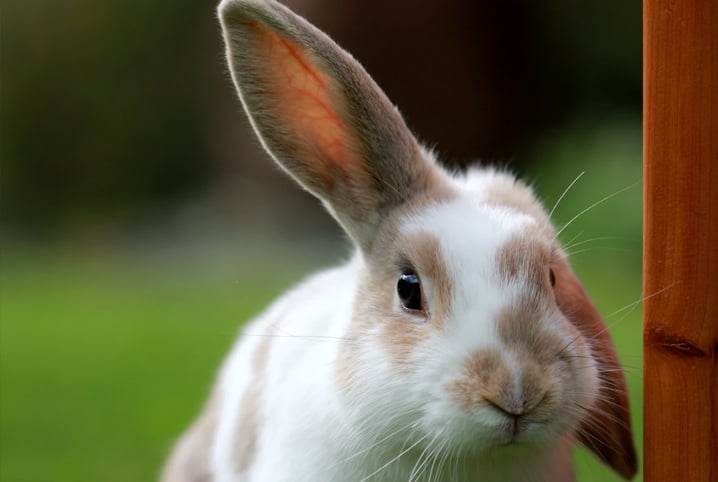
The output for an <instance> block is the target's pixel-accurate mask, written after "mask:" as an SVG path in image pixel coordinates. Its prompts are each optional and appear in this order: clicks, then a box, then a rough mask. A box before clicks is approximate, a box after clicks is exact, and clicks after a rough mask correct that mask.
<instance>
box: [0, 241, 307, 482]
mask: <svg viewBox="0 0 718 482" xmlns="http://www.w3.org/2000/svg"><path fill="white" fill-rule="evenodd" d="M276 271H277V270H275V272H276ZM295 271H296V268H295V270H294V272H295ZM237 273H239V275H237ZM262 273H263V272H262V270H258V269H256V266H255V267H253V268H247V267H244V268H243V267H242V266H236V265H235V266H222V265H218V264H217V263H214V262H213V263H210V264H209V265H203V264H202V263H197V262H195V263H184V262H177V261H175V262H172V263H167V262H153V261H151V260H147V259H133V258H132V257H130V256H128V255H123V256H121V257H119V258H117V257H115V256H112V255H109V256H108V255H107V253H106V254H104V255H100V254H97V253H93V254H89V255H88V254H78V253H75V254H70V255H64V256H50V255H48V253H46V252H32V253H25V254H23V255H20V257H19V259H15V260H11V261H9V262H8V260H7V257H5V260H4V261H3V267H2V275H1V277H0V297H1V298H0V303H1V304H0V319H1V323H2V324H1V325H0V326H1V331H0V380H1V383H2V389H1V390H0V428H1V430H0V448H1V450H2V461H1V463H0V480H3V481H18V482H19V481H49V480H52V481H57V482H60V481H64V480H67V481H70V480H73V481H77V480H82V481H129V480H132V481H135V480H136V481H139V480H153V479H155V478H156V474H157V472H158V469H159V467H160V466H161V463H162V460H163V459H164V457H165V456H166V454H167V451H168V450H169V448H170V446H171V443H172V440H173V439H174V438H175V437H176V436H177V435H178V434H179V431H180V430H182V428H183V427H184V426H185V425H187V424H188V423H189V421H190V419H191V418H192V417H193V416H194V415H195V412H196V411H197V410H198V409H199V407H200V404H201V401H202V399H203V398H204V396H205V394H206V392H207V390H208V388H209V386H210V384H211V383H212V379H213V376H214V372H215V371H216V369H217V367H218V365H219V363H220V361H221V359H222V357H223V355H224V354H225V352H226V351H227V350H228V348H229V346H230V343H231V341H232V340H233V338H234V337H235V334H236V331H237V329H238V327H239V325H240V322H241V321H243V320H246V319H247V318H249V317H250V316H251V315H253V314H254V313H255V312H257V311H258V310H259V309H261V308H262V307H263V305H265V304H266V303H267V302H268V301H269V300H270V299H271V298H272V297H274V296H275V295H276V294H277V293H278V292H280V291H281V290H282V289H283V288H284V287H286V286H287V284H288V279H287V277H288V276H291V275H292V273H293V271H292V270H291V269H290V270H289V272H287V269H286V268H285V270H284V272H281V271H279V275H278V277H275V276H269V275H268V274H267V273H264V274H262ZM258 274H259V275H258Z"/></svg>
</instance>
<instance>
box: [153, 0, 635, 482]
mask: <svg viewBox="0 0 718 482" xmlns="http://www.w3.org/2000/svg"><path fill="white" fill-rule="evenodd" d="M218 14H219V19H220V23H221V27H222V32H223V36H224V41H225V43H226V53H227V59H228V63H229V69H230V73H231V77H232V80H233V82H234V85H235V87H236V90H237V93H238V94H239V98H240V100H241V103H242V105H243V106H244V108H245V110H246V112H247V114H248V116H249V119H250V121H251V124H252V126H253V128H254V130H255V131H256V133H257V136H258V137H259V139H260V141H261V143H262V145H263V146H264V148H265V149H266V150H267V151H268V152H269V154H270V155H271V156H272V158H273V159H274V160H276V162H277V163H278V164H279V166H281V168H282V169H283V170H285V171H286V172H287V173H288V174H289V175H290V176H291V177H293V178H294V179H295V180H296V181H297V182H298V183H299V184H300V185H301V186H302V187H303V188H304V189H306V190H307V191H309V192H311V193H312V194H314V195H315V196H316V197H317V198H319V199H320V200H321V201H322V203H323V204H324V205H325V206H326V208H327V210H328V211H329V212H330V213H331V214H332V216H333V217H334V218H335V219H336V220H337V222H338V223H339V224H340V225H341V227H342V228H343V230H344V231H345V232H346V234H347V235H348V237H349V239H350V240H351V242H352V243H353V244H354V245H355V246H356V250H355V253H354V255H353V256H352V257H351V259H350V260H349V261H348V262H347V263H346V264H344V265H342V266H339V267H336V268H332V269H329V270H327V271H324V272H321V273H319V274H315V275H313V276H311V277H310V278H308V279H307V280H306V281H304V282H303V283H301V284H300V285H299V286H297V287H295V288H294V289H292V290H291V291H290V292H288V293H286V294H285V295H283V296H282V297H281V298H280V299H279V300H277V301H276V302H274V303H273V304H272V305H271V306H270V307H269V308H268V309H267V310H266V311H265V312H264V313H263V314H261V315H260V316H259V317H258V318H256V319H255V320H254V321H252V322H250V323H249V324H248V325H246V326H245V328H244V334H243V336H240V337H239V339H238V341H237V342H236V344H235V346H234V347H233V349H232V351H231V353H230V354H229V356H228V357H227V359H226V360H225V362H224V364H223V367H222V369H221V372H220V374H219V377H218V381H217V382H216V385H215V387H214V389H213V391H212V394H211V396H210V398H209V401H208V402H207V405H206V407H205V408H204V411H203V413H202V414H201V415H200V417H199V418H198V420H197V421H196V422H195V423H194V425H192V426H191V427H190V428H189V430H188V431H187V432H186V434H185V435H184V436H183V437H182V438H181V439H180V440H179V442H178V443H177V445H176V447H175V448H174V451H173V454H172V455H171V457H170V460H169V462H168V463H167V465H166V466H165V469H164V472H163V475H162V480H164V481H165V482H190V481H216V482H220V481H221V482H225V481H246V482H268V481H271V482H283V481H287V482H289V481H292V482H297V481H298V482H317V481H322V482H323V481H333V482H341V481H349V482H359V481H375V482H379V481H386V482H389V481H391V482H396V481H410V480H411V481H413V480H436V481H449V480H456V481H479V482H492V481H502V482H503V481H550V482H568V481H573V480H575V475H574V471H573V468H572V461H571V451H572V448H573V447H574V445H576V444H582V445H583V446H585V447H586V448H588V450H590V451H592V452H593V453H594V454H595V455H596V456H597V457H598V458H599V459H600V460H601V461H602V462H603V463H605V464H607V465H608V466H610V467H611V468H612V469H613V470H614V471H615V472H616V473H617V474H619V475H620V476H621V477H623V478H624V479H626V480H629V479H631V478H632V477H633V476H634V475H635V473H636V470H637V460H636V453H635V449H634V445H633V435H632V432H631V423H630V416H629V405H628V398H627V392H626V384H625V380H624V378H623V374H622V371H621V365H620V364H619V361H618V358H617V356H616V353H615V349H614V347H613V345H612V342H611V340H610V337H609V335H608V333H607V331H606V330H607V327H606V325H605V324H604V322H603V320H602V318H601V315H600V314H599V313H598V311H597V310H596V308H595V307H594V305H593V303H592V302H591V300H590V299H589V297H588V295H587V294H586V292H585V291H584V289H583V287H582V285H581V283H580V281H579V280H578V279H577V278H576V276H575V275H574V274H573V272H572V270H571V268H570V266H569V264H568V262H567V259H566V254H565V253H564V251H563V250H562V248H561V246H560V245H559V243H558V241H557V239H556V238H557V232H556V230H555V228H554V227H553V226H552V224H551V221H550V219H549V216H548V215H547V214H546V211H545V210H544V209H543V207H542V206H541V204H540V203H539V201H538V200H537V198H536V196H535V195H534V193H533V192H532V190H531V188H530V187H528V186H527V185H526V184H524V183H522V182H521V181H519V180H517V179H516V178H515V177H514V176H513V175H512V174H510V173H509V172H506V171H502V170H497V169H492V168H486V167H484V168H472V169H471V170H469V171H468V172H467V173H465V174H452V173H449V172H447V171H446V170H444V169H443V168H442V167H440V166H439V164H438V163H437V161H436V160H435V158H434V156H433V154H432V153H431V152H430V151H429V150H427V149H425V148H424V147H422V145H421V144H420V143H419V142H418V141H417V140H416V139H415V137H414V136H413V135H412V133H411V132H410V131H409V129H408V128H407V126H406V124H405V123H404V121H403V120H402V117H401V115H400V114H399V112H398V110H397V109H396V108H395V107H394V106H393V105H392V104H391V102H390V101H389V100H388V99H387V97H386V96H385V95H384V93H383V92H382V91H381V90H380V89H379V87H378V86H377V85H376V84H375V83H374V81H373V80H372V79H371V78H370V77H369V76H368V74H367V73H366V72H365V71H364V70H363V68H362V67H361V66H360V65H359V63H358V62H357V61H355V60H354V59H353V58H352V57H351V56H350V55H349V54H348V53H346V52H345V51H343V50H342V49H341V48H340V47H338V46H337V45H336V44H335V43H334V42H333V41H332V40H331V39H329V38H328V37H327V36H326V35H325V34H324V33H322V32H321V31H319V30H318V29H317V28H315V27H314V26H312V25H311V24H310V23H308V22H307V21H306V20H305V19H303V18H301V17H299V16H298V15H296V14H294V13H293V12H292V11H290V10H289V9H288V8H287V7H285V6H283V5H281V4H279V3H276V2H274V1H271V0H264V1H262V0H223V1H222V2H221V4H220V5H219V8H218Z"/></svg>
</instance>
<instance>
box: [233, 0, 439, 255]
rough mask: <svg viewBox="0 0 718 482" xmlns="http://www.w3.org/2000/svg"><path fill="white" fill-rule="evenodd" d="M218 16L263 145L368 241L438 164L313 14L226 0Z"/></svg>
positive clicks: (268, 3)
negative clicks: (315, 21)
mask: <svg viewBox="0 0 718 482" xmlns="http://www.w3.org/2000/svg"><path fill="white" fill-rule="evenodd" d="M219 15H220V19H221V23H222V29H223V33H224V39H225V42H226V45H227V57H228V60H229V65H230V69H231V74H232V78H233V80H234V83H235V86H236V87H237V91H238V92H239V96H240V98H241V100H242V103H243V104H244V107H245V109H246V110H247V113H248V114H249V118H250V120H251V122H252V125H253V126H254V128H255V130H256V131H257V133H258V135H259V137H260V139H261V141H262V143H263V145H264V147H265V148H266V149H267V151H268V152H269V153H270V154H271V155H272V157H274V159H275V160H276V161H277V162H278V163H279V164H280V165H281V166H282V167H283V168H284V169H285V170H286V171H287V172H289V174H291V175H292V176H293V177H294V178H295V179H296V180H297V181H299V183H300V184H301V185H302V186H304V187H305V188H306V189H307V190H309V191H310V192H312V193H313V194H315V195H316V196H317V197H319V198H320V199H321V200H322V201H323V202H324V203H325V204H326V205H327V207H328V208H329V210H330V212H332V214H333V215H334V216H335V217H336V218H337V219H338V220H339V222H340V223H341V224H342V225H343V227H344V228H345V230H346V231H347V232H348V233H349V234H350V235H351V236H352V237H353V238H354V239H355V240H356V241H357V242H358V243H359V244H360V245H364V244H365V243H367V242H368V241H369V240H370V239H371V236H372V234H373V231H374V229H375V228H376V225H377V224H378V222H379V221H380V220H381V218H382V217H383V216H384V215H385V214H386V212H387V211H388V210H391V209H392V208H393V207H395V206H397V205H398V204H401V203H402V202H404V201H406V200H408V199H410V198H411V197H412V196H414V195H415V194H416V193H417V192H422V191H425V190H426V189H427V188H428V186H429V184H431V183H432V182H433V181H432V179H433V178H435V177H436V176H437V174H438V169H437V168H436V166H434V165H433V162H432V161H430V160H429V159H427V158H426V157H425V156H424V155H422V151H421V148H420V147H419V144H418V142H417V141H416V140H415V139H414V137H413V136H412V135H411V133H410V132H409V129H408V128H407V127H406V125H405V123H404V121H403V119H402V118H401V116H400V115H399V113H398V111H397V110H396V109H395V108H394V106H393V105H392V104H391V103H390V102H389V100H388V99H387V97H386V96H385V95H384V93H383V92H382V91H381V90H380V89H379V88H378V87H377V85H376V84H375V83H374V82H373V81H372V79H371V78H370V77H369V76H368V75H367V73H366V72H365V71H364V69H363V68H362V67H361V66H360V65H359V63H358V62H356V61H355V60H354V59H353V58H352V57H351V56H350V55H349V54H347V53H346V52H345V51H343V50H342V49H341V48H340V47H338V46H337V45H336V44H335V43H334V42H333V41H332V40H331V39H329V37H327V36H326V35H325V34H324V33H322V32H320V31H319V30H317V29H316V28H315V27H313V26H312V25H311V24H309V23H308V22H307V21H306V20H304V19H303V18H301V17H299V16H297V15H296V14H294V13H292V12H291V11H290V10H289V9H287V8H286V7H284V6H282V5H280V4H278V3H276V2H273V1H260V0H224V1H223V2H222V4H221V5H220V7H219Z"/></svg>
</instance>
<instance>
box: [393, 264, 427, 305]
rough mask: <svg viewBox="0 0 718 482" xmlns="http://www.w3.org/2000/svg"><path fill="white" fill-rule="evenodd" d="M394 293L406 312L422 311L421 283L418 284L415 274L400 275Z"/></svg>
mask: <svg viewBox="0 0 718 482" xmlns="http://www.w3.org/2000/svg"><path fill="white" fill-rule="evenodd" d="M396 292H397V293H398V294H399V299H400V300H401V305H402V306H403V307H404V308H406V309H407V310H416V311H420V310H422V309H423V303H422V302H421V283H419V277H418V276H417V275H416V273H404V274H402V275H401V276H400V277H399V281H398V282H397V284H396Z"/></svg>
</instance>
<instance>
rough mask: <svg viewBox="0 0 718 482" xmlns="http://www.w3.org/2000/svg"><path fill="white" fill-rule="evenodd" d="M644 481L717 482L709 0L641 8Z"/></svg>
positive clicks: (714, 129)
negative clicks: (642, 17) (643, 214)
mask: <svg viewBox="0 0 718 482" xmlns="http://www.w3.org/2000/svg"><path fill="white" fill-rule="evenodd" d="M643 15H644V20H643V21H644V31H643V35H644V47H643V48H644V156H645V163H644V180H645V194H644V201H645V204H644V206H645V218H644V222H645V228H644V260H645V261H644V295H645V296H646V300H645V310H644V317H645V318H644V357H645V369H644V390H645V394H644V399H645V407H644V437H645V444H644V477H645V480H646V481H647V482H658V481H670V482H675V481H690V482H704V481H705V482H717V481H718V427H717V421H716V418H717V417H718V384H717V383H716V377H717V368H716V360H717V359H718V354H717V353H716V347H717V345H718V202H717V200H718V199H717V194H718V181H717V178H718V0H672V1H671V0H646V1H645V2H644V13H643Z"/></svg>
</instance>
